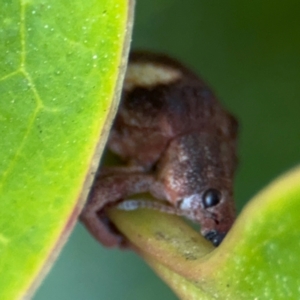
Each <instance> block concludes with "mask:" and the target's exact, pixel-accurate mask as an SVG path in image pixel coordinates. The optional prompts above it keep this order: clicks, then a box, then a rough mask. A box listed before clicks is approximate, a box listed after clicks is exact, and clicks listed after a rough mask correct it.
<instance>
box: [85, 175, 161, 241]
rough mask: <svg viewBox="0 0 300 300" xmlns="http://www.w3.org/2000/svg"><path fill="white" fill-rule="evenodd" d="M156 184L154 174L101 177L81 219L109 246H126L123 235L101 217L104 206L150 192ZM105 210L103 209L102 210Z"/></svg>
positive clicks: (97, 237)
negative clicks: (114, 231)
mask: <svg viewBox="0 0 300 300" xmlns="http://www.w3.org/2000/svg"><path fill="white" fill-rule="evenodd" d="M154 184H155V179H154V177H153V176H152V175H147V174H138V173H136V174H130V175H129V174H121V175H112V176H109V177H104V178H99V180H96V183H95V185H94V187H93V188H92V190H91V192H90V195H89V200H88V203H87V204H86V206H85V208H84V209H83V211H82V214H81V217H80V218H81V221H82V222H83V223H84V224H85V226H86V227H87V228H88V230H89V231H90V232H91V234H92V235H93V236H94V237H95V238H96V239H97V240H98V241H99V242H101V243H102V244H104V245H105V246H107V247H113V246H120V247H122V246H124V245H125V246H126V241H125V240H124V238H123V237H122V236H121V235H118V234H116V233H113V232H112V230H111V228H110V227H109V226H107V224H105V221H104V220H103V219H101V218H100V213H101V211H102V210H103V208H104V206H105V205H107V204H109V203H113V202H116V201H119V200H122V199H125V198H126V197H129V196H131V195H134V194H138V193H146V192H149V191H150V189H151V187H152V186H153V185H154ZM102 212H103V211H102Z"/></svg>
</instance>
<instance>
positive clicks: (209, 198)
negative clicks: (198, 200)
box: [202, 189, 221, 208]
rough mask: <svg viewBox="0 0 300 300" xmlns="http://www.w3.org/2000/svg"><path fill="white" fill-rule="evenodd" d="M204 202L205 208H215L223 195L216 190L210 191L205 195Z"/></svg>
mask: <svg viewBox="0 0 300 300" xmlns="http://www.w3.org/2000/svg"><path fill="white" fill-rule="evenodd" d="M202 201H203V205H204V208H208V207H212V206H215V205H217V204H218V203H219V202H220V201H221V193H220V192H219V191H218V190H216V189H209V190H207V191H206V192H205V193H204V194H203V196H202Z"/></svg>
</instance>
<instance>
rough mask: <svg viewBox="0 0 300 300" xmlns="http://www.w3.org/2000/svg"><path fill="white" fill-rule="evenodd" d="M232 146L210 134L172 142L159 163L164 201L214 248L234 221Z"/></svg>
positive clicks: (177, 139)
mask: <svg viewBox="0 0 300 300" xmlns="http://www.w3.org/2000/svg"><path fill="white" fill-rule="evenodd" d="M235 166H236V153H235V145H234V144H233V143H232V142H231V141H230V140H227V139H224V138H223V137H218V136H216V135H214V134H211V133H209V132H208V133H200V134H199V133H197V132H195V133H190V134H187V135H183V136H181V137H178V138H176V139H174V140H173V141H172V142H171V143H170V145H169V147H168V149H167V151H166V153H165V155H164V157H163V158H162V160H161V162H160V164H159V175H158V176H159V180H160V181H161V182H163V184H164V191H165V193H166V198H167V200H168V201H169V202H170V203H172V205H173V206H174V207H176V208H177V210H178V212H179V214H182V215H185V216H186V217H188V218H190V219H192V220H193V221H195V222H197V223H199V224H200V225H201V233H202V235H203V236H204V237H206V238H207V239H208V240H210V241H211V242H212V243H213V244H214V245H215V246H218V245H219V244H220V243H221V241H222V240H223V238H224V237H225V235H226V233H227V232H228V230H229V229H230V227H231V226H232V224H233V222H234V219H235V209H234V201H233V176H234V170H235Z"/></svg>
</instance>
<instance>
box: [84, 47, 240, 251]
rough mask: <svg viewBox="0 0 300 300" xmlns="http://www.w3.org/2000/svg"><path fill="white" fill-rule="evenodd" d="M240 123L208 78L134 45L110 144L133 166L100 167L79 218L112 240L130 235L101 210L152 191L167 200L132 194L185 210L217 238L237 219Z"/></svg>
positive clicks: (130, 203) (128, 206) (101, 237)
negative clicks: (105, 219) (115, 226)
mask: <svg viewBox="0 0 300 300" xmlns="http://www.w3.org/2000/svg"><path fill="white" fill-rule="evenodd" d="M236 139H237V122H236V120H235V118H234V117H233V116H232V115H230V114H229V113H228V112H227V111H225V110H224V109H223V108H222V106H221V105H220V103H219V102H218V101H217V99H216V97H215V95H214V93H213V92H212V91H211V90H210V88H209V87H208V86H207V85H206V84H205V82H204V81H203V80H201V79H200V78H199V77H197V76H196V75H195V74H194V73H192V72H191V71H190V70H188V69H187V68H185V67H184V66H182V65H181V64H180V63H179V62H177V61H175V60H173V59H171V58H169V57H167V56H165V55H160V54H152V53H147V52H133V53H131V55H130V58H129V65H128V69H127V74H126V77H125V81H124V89H123V94H122V99H121V104H120V108H119V111H118V114H117V116H116V119H115V121H114V125H113V128H112V130H111V133H110V137H109V140H108V148H109V149H110V150H111V151H112V152H114V153H116V154H117V155H118V156H119V157H120V158H122V159H123V160H124V162H127V163H128V164H127V166H120V167H113V168H105V170H104V169H100V175H99V177H98V178H97V179H96V181H95V184H94V187H93V189H92V190H91V193H90V196H89V202H88V203H87V205H86V207H85V209H84V211H83V213H82V216H81V219H82V220H83V222H84V223H85V225H86V226H87V228H88V229H89V230H90V231H91V232H92V234H93V235H94V236H95V237H96V238H97V239H98V240H99V241H100V242H102V243H103V244H105V245H107V246H115V245H120V243H121V244H122V243H123V242H124V240H123V239H122V237H121V236H120V235H117V234H115V233H112V232H110V229H109V227H107V226H105V225H104V223H103V222H102V221H101V220H100V218H99V217H98V215H99V212H102V214H103V208H104V207H105V205H107V204H108V203H115V202H117V201H118V202H119V201H120V200H124V199H126V198H128V197H130V196H132V195H134V194H137V193H142V192H149V193H151V194H152V195H153V196H154V197H155V198H157V199H159V200H161V203H155V204H152V202H147V201H142V200H135V201H134V200H130V201H129V200H128V202H127V203H126V201H125V202H124V203H122V204H120V205H119V207H122V208H123V209H132V208H138V207H150V208H154V209H160V210H162V211H167V212H173V213H176V214H179V215H185V216H187V217H189V218H191V219H192V220H194V221H195V222H198V223H200V225H201V233H202V234H203V236H205V237H206V238H207V239H209V240H210V241H212V242H213V243H214V244H215V245H218V244H219V243H220V242H221V240H222V239H223V237H224V236H225V234H226V233H227V231H228V230H229V229H230V227H231V225H232V223H233V221H234V218H235V212H234V202H233V177H234V171H235V168H236V163H237V156H236Z"/></svg>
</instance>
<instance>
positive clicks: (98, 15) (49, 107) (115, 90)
mask: <svg viewBox="0 0 300 300" xmlns="http://www.w3.org/2000/svg"><path fill="white" fill-rule="evenodd" d="M131 19H132V12H131V9H130V6H129V4H128V3H127V1H122V0H102V1H95V0H92V1H80V0H75V1H72V2H70V1H66V0H62V1H48V0H44V1H42V0H21V1H15V0H14V1H7V0H5V1H2V3H1V11H0V24H1V26H0V40H1V44H0V66H1V67H0V94H1V100H0V126H1V127H0V128H1V141H0V151H1V160H0V272H1V276H0V291H1V299H9V300H11V299H19V298H22V297H24V296H26V295H29V294H30V292H32V290H33V287H34V286H36V284H37V283H38V282H39V281H40V280H41V278H42V277H43V276H42V274H43V273H45V271H46V270H47V269H48V268H49V267H50V265H51V262H52V261H53V259H54V258H55V257H56V255H57V253H58V250H59V248H60V247H61V246H62V243H63V241H64V240H65V239H66V237H67V235H68V233H69V232H70V230H71V228H72V227H73V224H74V221H75V220H76V217H77V216H78V213H79V211H80V208H81V206H82V205H83V200H84V198H85V196H86V194H87V191H88V187H89V185H90V183H91V180H92V174H93V172H94V171H95V168H96V166H97V163H98V161H99V157H100V154H101V151H102V149H103V144H104V142H105V140H106V138H107V132H108V129H109V125H110V124H109V122H106V121H107V120H108V119H109V118H110V119H111V117H112V116H113V115H114V114H115V111H116V104H117V101H116V100H117V96H118V95H119V90H120V84H121V81H122V78H123V74H122V73H123V72H122V69H123V67H124V64H125V62H126V57H127V53H128V46H129V42H128V40H129V39H130V32H131V30H130V29H131V21H132V20H131ZM119 70H121V73H120V74H119ZM113 100H115V101H113ZM111 102H113V103H112V104H111ZM103 126H106V127H105V128H104V130H102V131H101V128H103ZM100 136H101V137H102V142H101V144H98V140H99V137H100ZM83 187H84V188H83ZM79 200H80V201H79ZM47 262H48V263H47ZM42 271H44V272H42Z"/></svg>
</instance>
